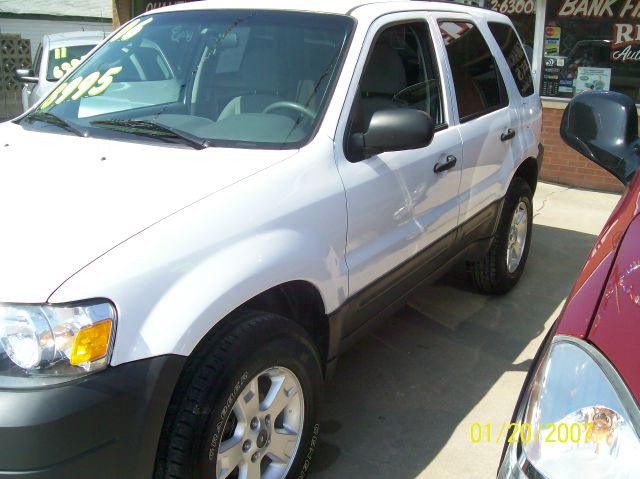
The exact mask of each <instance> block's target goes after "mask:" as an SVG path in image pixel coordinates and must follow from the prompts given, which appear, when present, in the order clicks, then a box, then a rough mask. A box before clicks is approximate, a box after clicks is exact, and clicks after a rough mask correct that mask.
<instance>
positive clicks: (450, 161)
mask: <svg viewBox="0 0 640 479" xmlns="http://www.w3.org/2000/svg"><path fill="white" fill-rule="evenodd" d="M457 161H458V159H457V158H456V157H455V156H453V155H447V157H446V158H445V159H444V161H439V162H437V163H436V164H435V165H433V172H434V173H442V172H443V171H446V170H450V169H451V168H453V167H454V166H456V162H457Z"/></svg>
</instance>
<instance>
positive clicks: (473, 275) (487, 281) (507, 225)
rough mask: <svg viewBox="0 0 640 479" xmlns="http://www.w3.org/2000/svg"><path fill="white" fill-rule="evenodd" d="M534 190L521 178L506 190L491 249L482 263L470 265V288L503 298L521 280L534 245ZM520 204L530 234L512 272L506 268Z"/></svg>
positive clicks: (469, 263) (468, 267)
mask: <svg viewBox="0 0 640 479" xmlns="http://www.w3.org/2000/svg"><path fill="white" fill-rule="evenodd" d="M532 196H533V195H532V194H531V188H530V187H529V185H528V183H527V182H526V181H524V180H523V179H522V178H514V179H513V181H512V182H511V185H510V186H509V189H508V190H507V194H506V196H505V200H504V204H503V207H502V212H501V214H500V220H499V223H498V228H497V231H496V234H495V236H494V238H493V241H492V243H491V247H490V249H489V251H488V253H487V254H486V256H485V257H484V258H483V259H481V260H480V261H475V262H471V261H469V262H467V271H468V273H469V278H470V280H471V284H472V285H473V287H474V288H475V289H477V290H478V291H479V292H481V293H486V294H504V293H506V292H508V291H509V290H511V288H513V287H514V286H515V285H516V284H517V282H518V281H519V280H520V277H521V276H522V272H523V271H524V267H525V264H526V262H527V257H528V255H529V246H530V245H531V229H532V219H533V207H532ZM520 204H524V206H525V207H526V212H527V219H526V225H527V231H526V239H525V243H524V248H523V249H522V253H521V255H520V261H519V263H518V264H517V267H516V268H515V269H513V271H509V268H508V267H507V250H508V245H509V233H510V229H511V221H512V218H513V216H514V213H515V211H516V208H518V206H519V205H520Z"/></svg>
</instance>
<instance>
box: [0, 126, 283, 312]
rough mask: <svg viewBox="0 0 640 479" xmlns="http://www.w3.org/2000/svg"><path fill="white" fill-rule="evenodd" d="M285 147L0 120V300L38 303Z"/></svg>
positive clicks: (266, 163) (266, 162) (274, 159)
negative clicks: (49, 129) (174, 142)
mask: <svg viewBox="0 0 640 479" xmlns="http://www.w3.org/2000/svg"><path fill="white" fill-rule="evenodd" d="M295 153H296V151H291V150H280V151H265V150H240V149H228V148H208V149H205V150H194V149H190V148H188V147H182V146H176V147H174V146H155V145H153V146H152V145H143V144H137V143H131V142H122V141H107V140H96V139H91V138H78V137H76V136H71V135H61V134H50V133H36V132H28V131H25V130H23V129H22V127H20V126H18V125H14V124H11V123H3V124H0V302H34V303H35V302H42V301H46V300H47V298H48V297H49V296H50V295H51V293H52V292H53V291H54V290H55V289H56V288H57V287H58V286H59V285H60V284H62V283H63V282H64V281H65V280H66V279H67V278H69V277H70V276H71V275H73V274H74V273H75V272H77V271H78V270H79V269H81V268H82V267H84V266H85V265H87V264H88V263H90V262H91V261H93V260H94V259H96V258H97V257H98V256H100V255H102V254H104V253H105V252H107V251H108V250H110V249H112V248H113V247H115V246H116V245H118V244H119V243H121V242H123V241H125V240H126V239H127V238H130V237H131V236H133V235H135V234H136V233H138V232H140V231H141V230H143V229H145V228H147V227H149V226H150V225H152V224H153V223H156V222H158V221H160V220H161V219H163V218H165V217H167V216H168V215H170V214H172V213H174V212H176V211H178V210H180V209H181V208H184V207H186V206H188V205H189V204H191V203H193V202H195V201H197V200H199V199H201V198H203V197H205V196H207V195H210V194H212V193H215V192H216V191H219V190H220V189H222V188H225V187H227V186H229V185H231V184H233V183H235V182H237V181H240V180H242V179H243V178H246V177H247V176H250V175H252V174H255V173H257V172H258V171H260V170H263V169H265V168H268V167H270V166H272V165H274V164H275V163H277V162H279V161H282V160H284V159H286V158H288V157H290V156H292V155H294V154H295ZM185 234H188V232H185ZM78 299H82V298H78Z"/></svg>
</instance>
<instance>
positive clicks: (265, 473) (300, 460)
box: [156, 312, 322, 479]
mask: <svg viewBox="0 0 640 479" xmlns="http://www.w3.org/2000/svg"><path fill="white" fill-rule="evenodd" d="M234 322H235V324H236V326H235V327H234V328H231V330H230V331H227V332H225V333H224V334H221V335H219V336H218V338H217V339H214V340H212V341H211V344H209V345H207V347H205V351H204V352H203V353H202V354H201V356H202V357H201V358H197V359H196V360H195V361H194V364H193V365H191V367H190V368H189V370H188V371H187V373H186V376H185V378H184V380H183V381H181V384H180V386H179V389H177V391H176V393H175V394H174V399H173V401H174V404H173V408H170V411H169V413H170V414H169V416H168V419H167V421H166V422H165V429H164V432H163V435H164V436H165V437H164V444H161V451H160V454H159V458H158V464H157V467H156V478H160V477H162V478H185V479H186V478H189V479H190V478H203V479H204V478H206V479H214V478H215V479H259V478H260V479H281V478H294V477H295V478H301V477H304V475H305V474H306V472H307V469H308V467H309V461H310V459H311V456H312V455H313V451H314V448H315V444H316V441H317V434H318V426H317V424H316V407H317V404H318V395H319V392H320V388H321V381H322V376H321V369H320V361H319V359H318V354H317V352H316V349H315V347H314V345H313V343H312V342H311V340H310V339H309V337H308V335H307V334H306V332H305V331H304V330H303V329H302V328H301V327H300V326H299V325H297V324H296V323H294V322H292V321H289V320H287V319H286V318H283V317H281V316H277V315H274V314H268V313H259V312H248V313H244V314H242V315H241V316H240V317H239V318H237V320H236V321H234ZM163 446H164V450H163V449H162V447H163Z"/></svg>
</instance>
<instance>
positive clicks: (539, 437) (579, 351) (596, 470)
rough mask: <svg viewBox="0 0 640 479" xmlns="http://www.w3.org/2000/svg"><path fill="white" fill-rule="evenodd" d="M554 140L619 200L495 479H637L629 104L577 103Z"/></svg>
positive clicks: (639, 157) (638, 248)
mask: <svg viewBox="0 0 640 479" xmlns="http://www.w3.org/2000/svg"><path fill="white" fill-rule="evenodd" d="M560 133H561V135H562V138H563V139H564V140H565V142H567V144H569V145H570V146H571V147H572V148H574V149H575V150H577V151H578V152H580V153H581V154H583V155H585V156H586V157H587V158H589V159H590V160H592V161H594V162H595V163H597V164H599V165H601V166H602V167H604V168H605V169H606V170H608V171H609V172H611V173H613V174H614V175H615V176H616V177H617V178H618V179H620V181H622V182H623V183H624V184H625V185H626V186H627V188H626V191H625V193H624V195H623V196H622V198H621V199H620V202H619V203H618V205H617V206H616V208H615V210H614V211H613V213H612V214H611V216H610V217H609V219H608V221H607V223H606V224H605V226H604V228H603V230H602V232H601V233H600V235H599V237H598V240H597V241H596V244H595V246H594V247H593V249H592V251H591V253H590V255H589V258H588V259H587V262H586V264H585V265H584V267H583V269H582V272H581V273H580V276H579V278H578V281H577V282H576V284H575V286H574V288H573V290H572V292H571V294H570V295H569V297H568V298H567V302H566V304H565V307H564V309H563V312H562V314H561V315H560V317H559V318H558V320H557V321H556V322H555V324H554V326H553V328H552V329H551V331H550V332H549V334H548V335H547V337H546V339H545V340H544V342H543V344H542V346H541V347H540V349H539V350H538V353H537V355H536V358H535V360H534V362H533V365H532V367H531V369H530V371H529V374H528V376H527V379H526V381H525V384H524V386H523V389H522V392H521V393H520V398H519V399H518V403H517V404H516V408H515V411H514V415H513V419H512V422H511V424H510V431H509V434H508V436H507V441H506V443H505V448H504V451H503V455H502V460H501V464H500V468H499V470H498V477H499V478H548V479H555V478H566V477H580V478H586V477H594V478H595V477H597V478H639V477H640V408H639V407H638V404H639V403H640V216H639V213H640V174H637V173H636V170H637V169H638V165H639V164H640V139H639V138H638V116H637V111H636V106H635V104H634V102H633V100H632V99H631V98H629V97H627V96H625V95H622V94H620V93H614V92H589V93H583V94H581V95H578V96H577V97H575V98H574V99H573V100H572V101H571V102H570V103H569V105H568V106H567V109H566V110H565V113H564V116H563V118H562V125H561V130H560Z"/></svg>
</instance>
